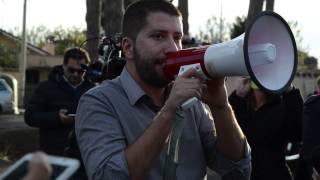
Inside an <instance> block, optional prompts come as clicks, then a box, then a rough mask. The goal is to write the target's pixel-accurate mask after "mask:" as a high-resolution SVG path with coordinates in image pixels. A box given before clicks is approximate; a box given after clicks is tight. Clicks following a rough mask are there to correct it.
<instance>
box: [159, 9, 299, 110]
mask: <svg viewBox="0 0 320 180" xmlns="http://www.w3.org/2000/svg"><path fill="white" fill-rule="evenodd" d="M297 62H298V59H297V47H296V43H295V39H294V36H293V34H292V32H291V30H290V27H289V25H288V24H287V23H286V21H285V20H284V19H283V18H282V17H281V16H280V15H278V14H276V13H274V12H270V11H266V12H262V13H260V14H258V15H257V16H256V17H255V18H254V19H253V21H251V22H250V23H249V26H248V28H247V30H246V32H245V34H242V35H240V36H239V37H237V38H235V39H232V40H230V41H228V42H224V43H219V44H213V45H210V46H203V47H197V48H189V49H183V50H180V51H178V52H174V53H171V54H169V55H168V58H167V59H166V62H165V63H164V69H163V71H164V73H165V74H166V76H167V77H168V78H169V79H173V78H174V77H175V75H177V74H179V72H180V71H181V69H185V68H186V67H188V66H195V67H194V68H195V69H197V71H198V72H199V73H200V75H201V77H203V78H207V79H212V78H214V77H224V76H250V78H251V80H252V81H253V82H254V83H255V84H256V85H257V86H258V87H259V89H261V90H264V91H266V92H269V93H279V94H280V93H282V92H284V91H286V89H287V88H288V87H289V86H290V84H291V82H292V80H293V78H294V75H295V72H296V69H297ZM190 101H196V100H190ZM183 106H185V107H190V106H191V105H188V106H187V105H183Z"/></svg>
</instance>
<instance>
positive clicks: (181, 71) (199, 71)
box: [178, 63, 209, 80]
mask: <svg viewBox="0 0 320 180" xmlns="http://www.w3.org/2000/svg"><path fill="white" fill-rule="evenodd" d="M191 68H193V69H195V70H196V71H197V74H198V75H199V76H200V78H201V79H202V80H207V79H209V78H208V77H207V76H206V75H205V74H204V73H203V71H202V69H201V66H200V64H199V63H196V64H188V65H183V66H181V67H180V69H179V73H178V76H181V75H182V74H184V73H186V72H187V71H188V70H189V69H191Z"/></svg>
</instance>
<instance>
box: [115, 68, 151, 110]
mask: <svg viewBox="0 0 320 180" xmlns="http://www.w3.org/2000/svg"><path fill="white" fill-rule="evenodd" d="M120 82H121V84H122V87H123V89H124V91H125V92H126V94H127V96H128V99H129V101H130V104H131V105H135V104H136V103H137V101H138V100H139V99H140V98H141V97H142V96H144V95H146V93H145V92H144V91H143V90H142V89H141V87H140V86H139V85H138V84H137V82H136V81H135V80H134V79H133V78H132V76H131V75H130V73H129V72H128V70H127V68H126V67H124V68H123V71H122V72H121V74H120Z"/></svg>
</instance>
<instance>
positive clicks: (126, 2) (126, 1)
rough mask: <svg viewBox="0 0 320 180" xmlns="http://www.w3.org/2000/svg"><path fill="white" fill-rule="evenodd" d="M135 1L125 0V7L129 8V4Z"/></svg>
mask: <svg viewBox="0 0 320 180" xmlns="http://www.w3.org/2000/svg"><path fill="white" fill-rule="evenodd" d="M134 1H136V0H124V1H123V5H124V8H127V7H128V5H129V4H131V3H133V2H134Z"/></svg>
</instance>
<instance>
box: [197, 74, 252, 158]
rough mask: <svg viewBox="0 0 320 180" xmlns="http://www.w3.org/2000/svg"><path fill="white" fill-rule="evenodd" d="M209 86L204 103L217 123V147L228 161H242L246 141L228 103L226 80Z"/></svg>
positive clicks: (211, 83) (217, 81)
mask: <svg viewBox="0 0 320 180" xmlns="http://www.w3.org/2000/svg"><path fill="white" fill-rule="evenodd" d="M207 86H208V88H207V90H206V92H205V94H204V96H203V101H204V102H205V103H206V104H208V106H209V107H210V110H211V112H212V116H213V119H214V122H215V127H216V133H217V140H216V145H217V146H216V147H217V148H218V150H219V151H220V152H221V153H222V154H223V155H224V156H225V157H226V158H227V159H229V160H232V161H238V160H241V159H243V158H244V157H245V153H244V152H245V147H246V140H245V136H244V134H243V132H242V130H241V128H240V127H239V125H238V123H237V121H236V118H235V115H234V113H233V110H232V108H231V105H230V104H229V102H228V97H227V91H226V87H225V83H224V79H223V78H217V79H215V80H211V81H208V82H207Z"/></svg>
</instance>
